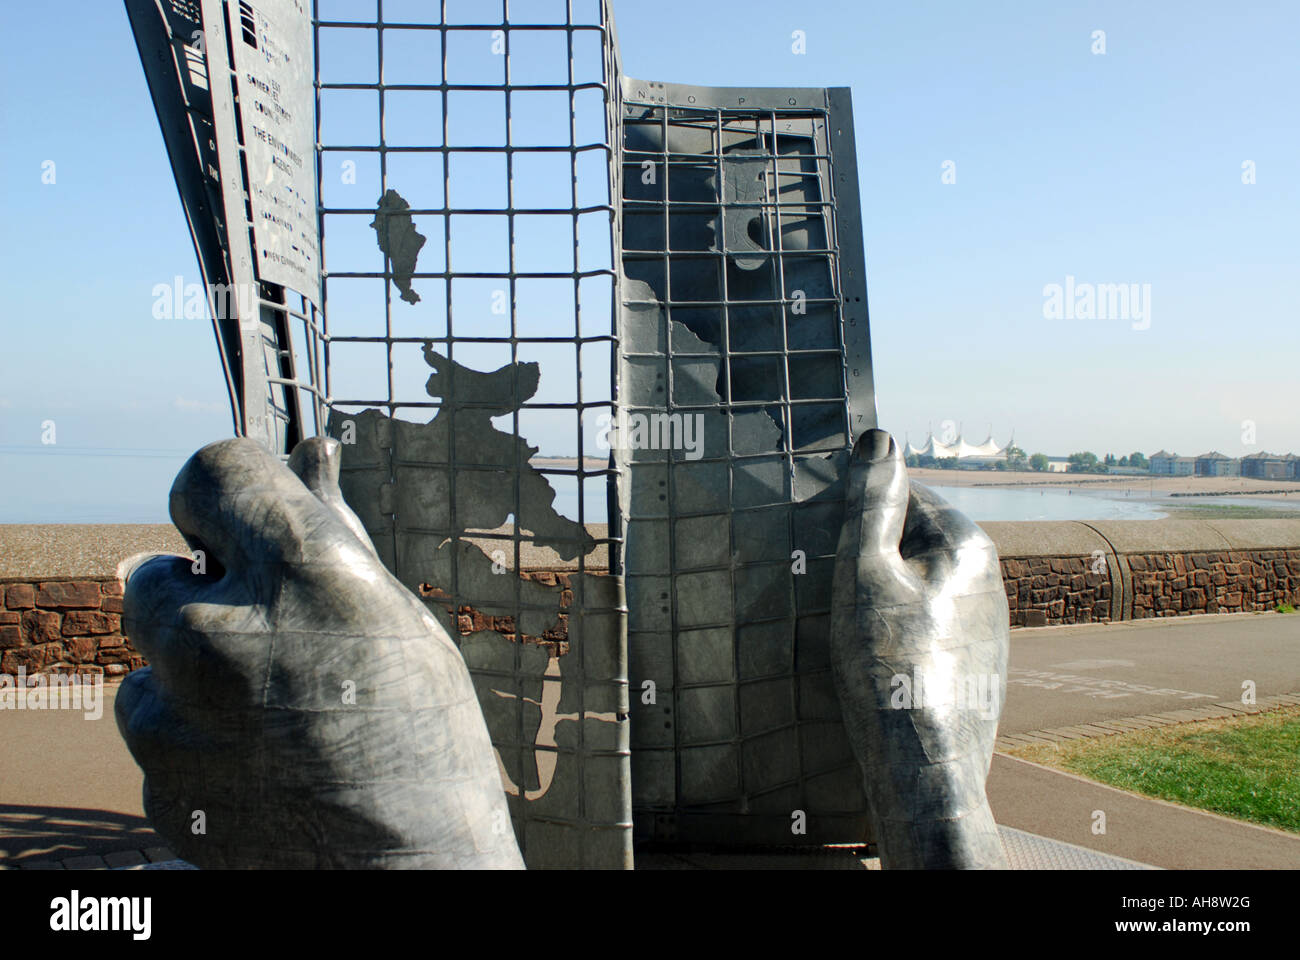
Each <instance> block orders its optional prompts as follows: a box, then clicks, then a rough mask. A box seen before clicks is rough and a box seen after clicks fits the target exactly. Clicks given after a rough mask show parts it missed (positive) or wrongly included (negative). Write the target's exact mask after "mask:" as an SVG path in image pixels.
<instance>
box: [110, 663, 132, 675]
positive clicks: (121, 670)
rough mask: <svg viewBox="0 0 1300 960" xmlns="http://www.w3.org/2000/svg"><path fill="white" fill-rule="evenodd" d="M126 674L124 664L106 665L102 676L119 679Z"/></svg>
mask: <svg viewBox="0 0 1300 960" xmlns="http://www.w3.org/2000/svg"><path fill="white" fill-rule="evenodd" d="M126 673H127V669H126V664H125V663H106V664H105V665H104V675H105V676H109V677H121V676H124V675H125V674H126Z"/></svg>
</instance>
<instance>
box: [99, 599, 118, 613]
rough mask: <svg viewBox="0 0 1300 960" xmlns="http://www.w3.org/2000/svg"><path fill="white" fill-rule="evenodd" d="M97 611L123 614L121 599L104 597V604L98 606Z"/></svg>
mask: <svg viewBox="0 0 1300 960" xmlns="http://www.w3.org/2000/svg"><path fill="white" fill-rule="evenodd" d="M99 609H101V610H103V611H104V612H105V613H116V614H121V613H122V612H123V607H122V598H121V597H105V598H104V602H103V603H102V604H100V607H99Z"/></svg>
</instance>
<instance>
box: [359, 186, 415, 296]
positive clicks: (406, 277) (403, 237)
mask: <svg viewBox="0 0 1300 960" xmlns="http://www.w3.org/2000/svg"><path fill="white" fill-rule="evenodd" d="M370 226H371V227H373V228H374V231H375V237H376V239H377V240H378V242H379V249H380V250H382V251H383V252H384V255H385V256H386V257H388V259H389V261H391V262H392V265H393V283H395V284H397V289H399V290H401V291H402V299H403V300H405V301H406V302H407V303H419V302H420V295H419V294H418V293H416V292H415V291H414V290H413V289H411V275H412V274H413V273H415V262H416V260H418V259H419V257H420V251H421V250H422V249H423V248H424V242H425V240H426V239H427V238H426V237H425V236H424V234H422V233H418V232H417V231H416V229H415V222H414V221H413V220H412V219H411V205H410V204H409V203H407V202H406V201H405V200H404V199H403V198H402V195H401V194H399V193H398V192H397V191H396V190H388V191H386V192H385V193H384V195H383V196H382V197H380V198H379V206H378V208H377V209H376V210H375V219H374V220H372V221H370Z"/></svg>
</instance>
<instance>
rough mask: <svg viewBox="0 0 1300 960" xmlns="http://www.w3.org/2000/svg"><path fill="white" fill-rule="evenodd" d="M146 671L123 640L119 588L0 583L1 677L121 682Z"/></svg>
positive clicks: (91, 583) (89, 583)
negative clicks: (92, 677)
mask: <svg viewBox="0 0 1300 960" xmlns="http://www.w3.org/2000/svg"><path fill="white" fill-rule="evenodd" d="M141 666H144V659H143V658H142V657H140V655H139V654H137V653H136V652H135V650H133V649H132V648H131V645H130V643H129V642H128V641H127V639H126V637H124V636H122V582H121V581H120V580H118V579H117V578H116V577H114V578H112V579H111V580H107V579H106V580H38V581H34V582H24V581H12V580H11V581H8V582H5V583H0V673H8V674H17V673H18V672H19V669H20V668H22V669H23V670H24V671H25V672H26V673H28V674H33V673H80V674H104V675H106V676H108V677H119V676H122V675H124V674H126V673H127V672H129V671H131V670H134V669H136V668H137V667H141Z"/></svg>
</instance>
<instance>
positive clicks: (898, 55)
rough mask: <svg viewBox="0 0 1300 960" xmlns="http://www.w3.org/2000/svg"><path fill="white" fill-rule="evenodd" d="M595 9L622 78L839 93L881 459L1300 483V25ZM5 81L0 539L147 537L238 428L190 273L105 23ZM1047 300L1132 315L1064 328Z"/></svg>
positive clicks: (25, 30)
mask: <svg viewBox="0 0 1300 960" xmlns="http://www.w3.org/2000/svg"><path fill="white" fill-rule="evenodd" d="M408 2H410V0H408ZM480 2H481V0H480ZM517 2H522V3H523V4H524V5H525V6H526V5H527V3H528V2H537V0H517ZM339 5H340V4H339V2H335V4H334V6H336V7H337V6H339ZM364 5H365V4H364V0H362V6H364ZM386 6H387V4H386ZM614 9H615V16H616V21H617V26H618V34H619V40H620V46H621V52H622V57H623V63H624V68H625V70H626V72H627V73H628V74H630V75H632V76H636V77H640V78H647V79H664V80H673V81H681V82H687V83H697V84H724V85H733V86H740V85H754V86H848V87H851V88H852V91H853V101H854V116H855V130H856V138H857V149H858V158H857V159H858V175H859V183H860V191H861V197H862V221H863V225H864V234H865V237H864V239H865V246H866V254H867V285H868V295H869V301H870V314H871V334H872V345H873V353H874V366H875V381H876V390H877V395H876V402H877V408H878V411H879V417H880V423H881V426H882V427H884V428H885V429H888V430H890V431H892V432H894V433H895V434H896V435H898V436H899V437H900V439H901V438H902V437H903V436H904V435H906V436H908V437H909V438H910V439H911V440H912V441H913V442H915V443H917V444H918V445H919V444H920V443H921V442H923V441H924V438H925V434H926V432H927V429H928V428H933V429H934V430H935V432H936V433H940V432H942V431H943V429H944V427H945V425H946V423H951V424H954V425H960V426H961V427H962V428H963V429H964V431H965V433H966V435H967V437H968V439H971V440H974V441H976V442H978V441H982V440H983V439H984V437H985V435H986V434H987V432H988V430H989V428H990V426H991V427H992V430H993V433H994V436H995V438H996V439H997V440H999V441H1000V442H1005V441H1006V440H1007V439H1008V436H1009V434H1010V432H1011V430H1012V429H1014V430H1015V439H1016V442H1017V444H1018V445H1020V446H1022V447H1024V448H1025V449H1027V450H1029V451H1030V452H1034V451H1039V450H1041V451H1043V452H1045V453H1048V454H1050V455H1065V454H1068V453H1071V452H1073V451H1076V450H1084V449H1088V450H1093V451H1094V452H1097V453H1098V454H1103V453H1106V452H1113V453H1115V454H1116V455H1121V454H1124V453H1129V452H1131V451H1134V450H1140V451H1143V452H1146V453H1148V454H1149V453H1151V452H1153V451H1155V450H1157V449H1159V448H1165V449H1168V450H1173V451H1177V452H1179V453H1183V454H1197V453H1202V452H1204V451H1207V450H1210V449H1217V450H1220V451H1222V452H1224V453H1227V454H1229V455H1240V454H1243V453H1249V452H1253V451H1257V450H1262V449H1266V450H1272V451H1277V452H1285V451H1294V452H1300V403H1297V396H1298V395H1300V390H1298V389H1297V387H1298V381H1300V377H1298V376H1297V369H1298V367H1300V323H1297V320H1298V319H1300V318H1298V317H1297V311H1298V309H1300V307H1298V306H1297V303H1298V298H1297V292H1298V288H1300V282H1298V281H1300V231H1297V229H1296V224H1297V223H1300V186H1298V183H1300V116H1298V108H1297V104H1298V103H1300V58H1297V57H1296V56H1295V37H1296V35H1297V33H1300V6H1297V5H1296V4H1295V3H1293V2H1288V0H1278V2H1245V3H1241V4H1222V3H1212V2H1167V3H1166V2H1144V3H1141V4H1132V3H1128V2H1050V3H1048V2H1016V0H1006V2H999V3H996V4H969V3H962V2H955V0H954V2H942V3H941V2H913V3H907V4H897V3H878V2H860V0H853V2H849V0H843V2H839V0H836V2H828V0H808V2H805V3H801V4H797V5H793V4H789V3H778V2H775V0H743V2H741V0H714V2H711V3H708V4H704V3H700V2H698V0H691V2H679V0H656V2H654V3H643V2H640V3H637V2H627V0H615V2H614ZM70 14H73V15H70ZM1097 31H1104V38H1101V39H1104V53H1103V52H1099V46H1100V43H1099V38H1100V35H1099V34H1097ZM0 71H3V75H2V77H0V131H3V133H2V134H0V211H2V212H3V220H4V223H5V229H4V230H3V232H2V233H0V263H2V264H3V268H2V269H0V284H2V285H3V286H2V287H0V297H2V300H0V302H3V304H4V313H3V319H2V320H0V324H2V325H3V339H0V522H108V521H119V522H134V521H161V520H164V519H165V517H166V492H167V489H168V487H169V486H170V484H171V481H172V479H173V477H174V476H175V473H176V470H177V469H178V468H179V467H180V465H181V463H182V462H183V460H184V458H185V457H186V456H187V455H188V454H189V453H192V452H193V451H194V450H195V449H197V448H198V447H200V446H202V445H203V444H205V443H208V442H210V441H213V440H217V439H221V438H222V437H225V436H229V435H230V433H231V429H232V428H231V419H230V414H229V410H228V404H227V400H226V389H225V386H224V383H223V380H222V376H221V372H220V367H219V364H218V358H217V352H216V348H215V345H214V342H213V335H212V329H211V325H210V323H209V322H208V321H207V320H206V319H203V320H198V319H189V320H186V319H175V320H159V319H155V318H154V316H153V315H152V309H151V308H152V304H153V294H152V290H153V288H154V286H155V285H156V284H159V283H170V282H171V281H172V279H173V278H174V277H176V276H181V277H183V278H185V280H186V282H192V281H194V280H196V279H197V267H196V263H195V257H194V252H193V249H192V246H191V244H190V240H189V234H188V230H187V228H186V226H185V222H184V219H183V217H182V214H181V207H180V203H179V201H178V199H177V194H176V189H175V186H174V182H173V179H172V175H171V171H170V168H169V166H168V163H167V158H166V154H165V151H164V149H163V145H162V140H161V136H160V134H159V132H158V125H157V121H156V119H155V117H154V113H153V108H152V104H151V102H150V99H149V96H148V91H147V88H146V85H145V81H144V77H143V75H142V72H141V70H140V63H139V58H138V55H137V53H136V50H135V45H134V42H133V40H132V38H131V34H130V30H129V28H128V26H127V20H126V15H125V12H124V10H123V8H122V5H121V4H120V3H115V2H110V0H78V2H75V3H72V4H57V5H56V4H24V5H21V6H19V7H16V8H15V9H14V10H12V11H10V12H9V20H8V28H7V29H6V30H5V31H3V33H2V34H0ZM51 163H52V164H53V166H52V167H51V166H50V164H51ZM51 170H52V171H53V177H52V179H53V182H52V183H47V182H43V178H44V179H45V180H49V179H51V177H50V171H51ZM1248 180H1249V181H1253V182H1244V181H1248ZM946 181H950V182H946ZM1067 278H1070V279H1068V280H1067ZM1053 284H1057V285H1060V286H1061V287H1062V288H1064V287H1066V285H1067V284H1069V285H1071V287H1072V288H1075V289H1076V291H1077V290H1081V289H1083V285H1087V284H1093V285H1099V284H1136V285H1137V286H1136V288H1135V289H1136V291H1137V293H1138V296H1137V298H1136V299H1135V301H1134V304H1133V305H1131V306H1135V305H1137V304H1140V305H1141V308H1142V309H1141V310H1132V309H1131V310H1130V314H1131V315H1129V316H1121V317H1108V316H1101V317H1090V316H1089V314H1088V313H1087V310H1086V304H1081V303H1080V304H1075V303H1071V304H1069V305H1067V306H1068V307H1069V308H1075V307H1077V309H1063V310H1060V311H1054V310H1053V308H1052V305H1051V302H1050V301H1051V295H1050V289H1051V285H1053ZM1045 289H1046V291H1047V292H1045ZM51 424H52V427H53V430H54V431H55V436H56V439H57V442H56V443H54V444H48V443H42V439H43V436H44V437H48V436H49V430H50V428H51ZM1252 429H1253V440H1254V443H1253V444H1251V443H1246V442H1243V438H1246V439H1249V438H1250V435H1251V432H1252Z"/></svg>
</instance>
